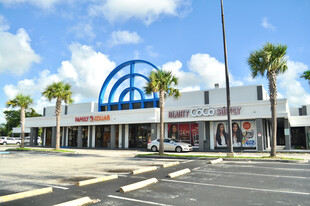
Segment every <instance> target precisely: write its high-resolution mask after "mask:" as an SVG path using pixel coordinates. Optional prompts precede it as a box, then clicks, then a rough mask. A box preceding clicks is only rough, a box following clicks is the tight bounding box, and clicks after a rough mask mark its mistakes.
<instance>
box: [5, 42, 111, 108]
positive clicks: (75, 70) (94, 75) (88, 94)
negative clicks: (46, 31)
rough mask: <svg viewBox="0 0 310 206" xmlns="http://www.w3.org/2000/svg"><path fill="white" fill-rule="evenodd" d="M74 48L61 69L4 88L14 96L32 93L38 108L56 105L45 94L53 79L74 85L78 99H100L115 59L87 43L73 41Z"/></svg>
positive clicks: (47, 71)
mask: <svg viewBox="0 0 310 206" xmlns="http://www.w3.org/2000/svg"><path fill="white" fill-rule="evenodd" d="M70 50H71V53H72V56H71V59H70V60H66V61H63V62H62V63H61V65H60V67H59V68H58V71H57V73H54V74H53V73H51V72H50V71H49V70H43V71H42V72H41V73H39V75H38V76H36V77H34V78H33V79H25V80H22V81H19V82H18V83H17V85H11V84H10V85H5V86H4V88H3V89H4V93H5V94H6V96H7V97H8V98H9V99H10V98H14V97H15V96H16V94H17V93H20V92H23V93H24V94H27V95H31V97H32V98H34V99H35V104H34V106H33V107H34V108H35V109H36V111H37V112H42V108H43V107H45V106H49V105H54V102H49V101H48V100H47V99H46V98H44V97H42V95H41V93H42V91H44V89H45V88H46V87H47V85H49V84H51V83H53V82H57V81H64V82H67V83H70V84H71V85H72V90H73V98H74V100H75V102H76V103H78V102H80V101H83V100H85V99H92V100H97V99H98V95H99V92H100V89H101V86H102V84H103V82H104V80H105V79H106V77H107V75H108V74H109V73H110V72H111V71H112V69H114V68H115V63H114V62H113V61H111V60H110V59H109V57H108V56H106V55H104V54H102V53H100V52H96V51H94V50H93V48H92V47H89V46H86V45H81V44H72V45H71V46H70Z"/></svg>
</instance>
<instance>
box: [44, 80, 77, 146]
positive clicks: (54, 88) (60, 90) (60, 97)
mask: <svg viewBox="0 0 310 206" xmlns="http://www.w3.org/2000/svg"><path fill="white" fill-rule="evenodd" d="M42 95H43V96H45V97H46V98H47V99H48V100H49V101H51V100H52V99H56V110H55V113H56V146H55V149H56V150H58V149H60V116H61V106H62V105H61V103H62V101H64V102H65V103H66V104H71V103H72V102H73V99H71V95H72V91H71V85H70V84H67V83H66V84H65V83H64V82H55V83H53V84H50V85H48V86H47V87H46V89H45V90H44V92H42Z"/></svg>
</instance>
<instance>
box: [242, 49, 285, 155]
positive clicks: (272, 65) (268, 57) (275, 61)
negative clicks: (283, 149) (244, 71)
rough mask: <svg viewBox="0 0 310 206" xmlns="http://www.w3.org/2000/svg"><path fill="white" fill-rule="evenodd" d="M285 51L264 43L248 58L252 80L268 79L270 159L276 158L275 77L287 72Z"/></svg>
mask: <svg viewBox="0 0 310 206" xmlns="http://www.w3.org/2000/svg"><path fill="white" fill-rule="evenodd" d="M286 49H287V46H285V45H281V44H277V45H275V44H271V43H266V44H265V45H263V48H262V49H259V50H255V51H253V52H252V53H250V57H249V58H248V64H249V66H250V69H251V75H252V78H255V77H257V76H265V74H266V76H267V79H268V86H269V98H270V99H269V100H270V104H271V119H272V138H271V151H270V156H271V157H275V156H276V145H277V111H276V109H277V108H276V105H277V75H278V74H281V73H284V72H285V71H286V70H287V60H286V58H285V55H286Z"/></svg>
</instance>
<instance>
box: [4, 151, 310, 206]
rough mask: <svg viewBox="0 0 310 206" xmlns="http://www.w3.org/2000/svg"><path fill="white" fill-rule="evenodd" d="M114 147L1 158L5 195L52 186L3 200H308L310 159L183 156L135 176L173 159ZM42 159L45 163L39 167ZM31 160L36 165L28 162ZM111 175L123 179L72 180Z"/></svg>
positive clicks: (252, 202)
mask: <svg viewBox="0 0 310 206" xmlns="http://www.w3.org/2000/svg"><path fill="white" fill-rule="evenodd" d="M110 152H114V154H115V151H106V152H104V153H99V152H97V154H96V153H95V151H94V152H93V151H92V152H89V153H88V154H75V155H72V154H71V155H70V154H54V153H42V154H40V153H31V152H27V153H25V152H21V153H12V154H10V155H8V156H6V157H5V158H1V159H0V163H1V171H0V173H1V174H0V175H1V177H8V178H1V181H0V185H1V190H0V193H1V195H4V194H9V193H12V192H17V190H19V191H25V190H29V189H38V188H43V187H46V186H52V187H53V190H54V192H53V193H50V194H46V195H41V196H36V197H31V198H26V199H22V200H16V201H11V202H7V203H5V205H54V204H58V203H61V202H66V201H69V200H73V199H77V198H81V197H85V196H88V197H90V198H91V199H97V200H98V201H99V202H97V203H94V204H92V205H310V164H309V163H303V164H301V163H281V162H258V161H255V162H250V161H240V162H231V161H224V162H221V163H218V164H214V165H211V164H207V163H208V161H206V160H181V161H180V163H181V164H179V165H177V166H173V167H169V168H162V167H159V168H158V170H156V171H154V172H147V173H143V174H139V175H131V174H129V170H131V169H134V168H143V167H147V166H150V165H160V164H162V163H164V162H167V161H170V162H171V161H175V160H163V159H139V158H134V157H132V153H134V152H132V151H130V152H128V151H119V153H117V154H118V156H117V157H116V156H114V157H113V153H110ZM103 154H105V155H103ZM41 158H42V159H41ZM4 159H6V160H5V161H4ZM9 159H11V160H12V159H14V161H16V162H15V164H18V166H17V165H15V170H11V171H9V169H7V170H6V169H3V168H5V167H3V166H4V165H5V164H8V161H7V160H9ZM44 159H45V160H46V162H45V164H43V165H41V167H40V168H35V167H37V166H38V165H40V164H42V161H44ZM22 160H23V161H25V162H23V161H22ZM14 161H13V162H14ZM3 162H5V164H2V163H3ZM31 162H33V163H34V164H33V165H32V166H31V165H30V166H25V164H26V163H27V164H30V163H31ZM113 162H114V163H113ZM8 166H12V165H8ZM28 167H29V168H28ZM31 167H32V168H33V169H32V170H31V169H30V168H31ZM184 168H189V169H190V170H191V173H188V174H186V175H183V176H180V177H177V178H174V179H171V178H169V177H167V175H168V173H170V172H174V171H177V170H181V169H184ZM24 169H25V171H23V170H24ZM35 170H38V171H37V172H35ZM30 171H33V173H31V172H30ZM109 174H119V178H118V179H115V180H110V181H107V182H101V183H96V184H93V185H88V186H83V187H77V186H74V185H73V184H74V183H75V182H76V181H77V180H79V178H80V179H83V177H84V178H85V176H87V177H96V176H102V175H109ZM153 177H155V178H157V179H158V181H159V182H158V183H157V184H153V185H150V186H148V187H145V188H142V189H139V190H135V191H131V192H128V193H121V192H119V188H120V187H122V186H124V185H128V184H131V183H135V182H138V181H141V180H145V179H149V178H153Z"/></svg>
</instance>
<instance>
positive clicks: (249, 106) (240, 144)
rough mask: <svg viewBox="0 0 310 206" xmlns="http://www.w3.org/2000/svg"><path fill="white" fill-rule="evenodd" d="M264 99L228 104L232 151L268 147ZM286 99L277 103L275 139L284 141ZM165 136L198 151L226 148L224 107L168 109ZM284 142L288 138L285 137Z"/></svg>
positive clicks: (269, 127)
mask: <svg viewBox="0 0 310 206" xmlns="http://www.w3.org/2000/svg"><path fill="white" fill-rule="evenodd" d="M269 111H270V104H269V102H268V101H262V102H256V103H240V104H239V105H236V106H232V107H231V110H230V112H231V117H232V125H231V128H232V137H233V147H234V150H236V151H239V150H257V151H264V150H266V149H268V148H270V136H271V121H270V112H269ZM287 115H288V113H287V112H286V100H280V101H279V103H278V119H279V123H278V128H279V132H278V135H277V136H278V138H279V139H280V140H283V141H284V144H285V140H286V138H288V137H286V136H285V134H284V130H285V125H284V123H285V122H287V121H288V120H287ZM166 117H167V122H168V123H166V128H165V131H166V136H167V137H169V138H175V139H178V140H179V141H182V142H187V143H190V144H192V145H193V147H194V148H196V149H198V150H201V151H214V150H215V151H222V150H223V151H224V150H225V151H226V150H227V141H228V134H227V133H228V125H227V109H226V107H225V106H224V105H223V106H217V105H208V106H206V105H204V106H193V107H186V108H178V109H173V110H172V109H171V110H169V111H167V114H166ZM286 141H288V140H286Z"/></svg>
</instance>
